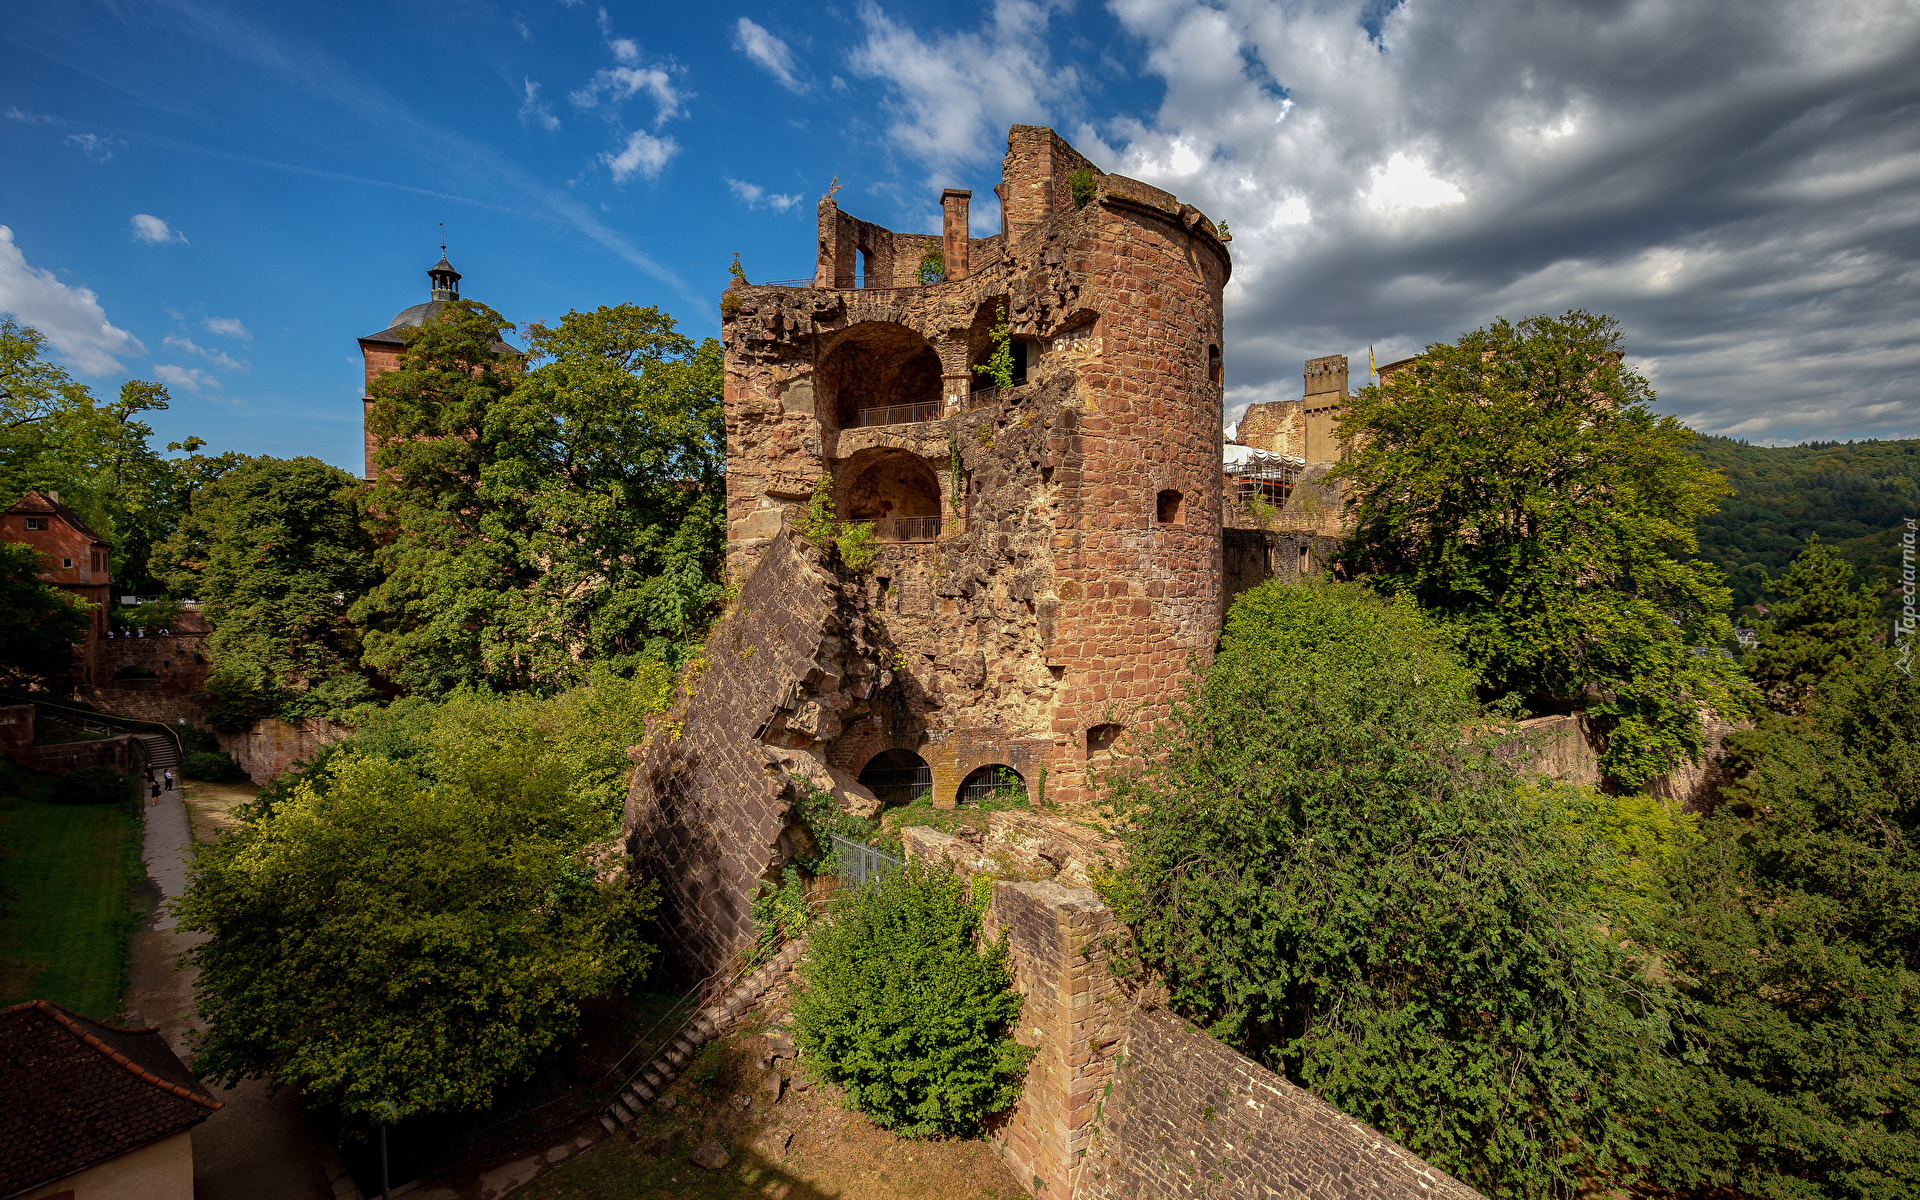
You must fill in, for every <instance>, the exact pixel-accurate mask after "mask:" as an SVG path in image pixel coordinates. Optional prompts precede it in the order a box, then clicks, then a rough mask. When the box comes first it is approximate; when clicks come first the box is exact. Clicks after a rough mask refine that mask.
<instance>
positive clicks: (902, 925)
mask: <svg viewBox="0 0 1920 1200" xmlns="http://www.w3.org/2000/svg"><path fill="white" fill-rule="evenodd" d="M985 907H986V905H985V902H984V900H981V901H979V902H974V901H972V900H970V898H969V896H968V894H967V887H966V885H965V884H964V883H961V882H960V881H959V880H956V879H955V878H953V876H952V875H950V874H948V873H947V872H945V871H943V870H938V869H935V868H932V867H929V866H926V865H925V864H922V863H908V864H907V865H906V866H905V867H903V868H901V869H900V870H899V871H896V872H895V873H893V874H891V875H889V876H887V877H886V878H885V879H883V880H880V881H877V882H875V883H871V884H868V885H867V886H866V887H864V888H862V889H861V890H860V891H859V892H858V893H856V894H855V896H854V897H853V898H852V899H851V900H849V901H847V902H846V903H845V904H844V905H843V906H842V907H841V908H839V909H838V910H837V911H836V913H835V915H834V919H833V920H832V921H831V922H830V923H827V924H824V925H816V926H814V927H813V929H812V931H811V932H810V933H809V935H808V945H807V956H806V958H805V960H804V961H803V963H802V965H801V968H800V973H801V978H802V980H803V984H804V990H802V991H801V992H800V993H799V994H798V995H796V996H795V997H794V1000H793V1021H794V1037H795V1040H796V1041H797V1043H798V1044H799V1046H800V1047H801V1049H802V1050H803V1051H804V1052H805V1053H806V1054H807V1055H809V1056H811V1057H812V1058H813V1060H814V1062H815V1064H816V1067H815V1069H816V1070H817V1071H818V1072H819V1074H820V1075H821V1076H822V1077H824V1078H825V1079H827V1080H829V1081H831V1082H833V1083H836V1084H839V1085H840V1086H841V1087H843V1088H845V1089H846V1092H847V1098H848V1100H850V1101H851V1102H852V1103H853V1105H854V1107H856V1108H858V1109H859V1110H860V1111H862V1112H864V1113H866V1114H867V1115H868V1116H870V1117H872V1118H873V1119H874V1120H875V1121H876V1122H878V1123H879V1124H881V1125H884V1126H886V1127H887V1128H889V1129H892V1130H894V1131H895V1132H897V1133H900V1134H902V1135H904V1136H908V1137H926V1136H930V1135H937V1134H946V1135H962V1136H964V1135H967V1134H971V1133H974V1132H976V1131H977V1130H978V1128H979V1125H980V1122H981V1120H982V1119H983V1118H985V1117H987V1116H990V1115H992V1114H994V1113H997V1112H1003V1111H1005V1110H1006V1109H1008V1108H1010V1107H1011V1106H1012V1105H1013V1103H1014V1101H1015V1100H1016V1099H1017V1098H1018V1097H1019V1094H1020V1080H1021V1077H1022V1076H1023V1075H1024V1074H1025V1073H1026V1068H1027V1060H1028V1059H1029V1058H1031V1057H1032V1054H1033V1052H1032V1051H1031V1050H1029V1049H1027V1048H1026V1047H1024V1046H1022V1045H1020V1044H1019V1043H1017V1042H1015V1041H1014V1040H1013V1038H1012V1036H1011V1034H1010V1026H1011V1025H1012V1023H1013V1022H1014V1021H1015V1020H1017V1019H1018V1017H1019V1015H1020V997H1019V996H1017V995H1015V994H1014V993H1013V992H1012V991H1010V990H1009V987H1010V985H1011V984H1012V982H1013V980H1012V976H1011V974H1010V973H1009V971H1008V969H1007V947H1006V942H1005V941H1004V939H1003V940H1002V941H1001V942H1000V943H999V944H997V945H993V946H989V947H987V948H986V949H984V950H982V949H979V948H977V947H976V945H975V940H976V938H977V936H978V934H979V930H980V918H981V916H982V914H983V913H984V911H985Z"/></svg>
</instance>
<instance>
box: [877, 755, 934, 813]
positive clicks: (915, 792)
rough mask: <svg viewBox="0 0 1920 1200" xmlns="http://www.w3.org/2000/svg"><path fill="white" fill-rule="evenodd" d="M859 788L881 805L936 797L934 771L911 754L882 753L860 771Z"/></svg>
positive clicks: (921, 759)
mask: <svg viewBox="0 0 1920 1200" xmlns="http://www.w3.org/2000/svg"><path fill="white" fill-rule="evenodd" d="M860 786H861V787H864V788H866V789H867V790H868V791H870V792H872V793H873V794H874V795H875V796H876V797H878V798H879V800H880V802H881V803H882V804H885V805H888V806H892V805H896V804H911V803H913V802H914V801H915V800H918V799H920V798H921V797H922V796H926V797H931V796H932V795H933V768H932V767H930V766H928V765H927V760H926V759H924V758H921V757H920V756H919V755H918V754H915V753H914V752H913V751H911V750H899V749H895V750H882V751H881V752H880V753H878V754H876V755H874V756H873V757H872V758H870V759H868V760H867V765H866V766H864V767H861V768H860Z"/></svg>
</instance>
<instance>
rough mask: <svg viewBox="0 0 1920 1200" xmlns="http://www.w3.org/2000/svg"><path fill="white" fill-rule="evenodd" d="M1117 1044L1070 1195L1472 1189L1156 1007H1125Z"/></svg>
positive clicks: (1348, 1196)
mask: <svg viewBox="0 0 1920 1200" xmlns="http://www.w3.org/2000/svg"><path fill="white" fill-rule="evenodd" d="M1118 1051H1119V1052H1118V1054H1117V1055H1116V1056H1115V1061H1116V1062H1117V1063H1118V1064H1120V1065H1119V1066H1118V1069H1117V1070H1116V1072H1115V1075H1114V1080H1113V1087H1112V1090H1111V1091H1110V1092H1107V1093H1105V1094H1104V1095H1103V1096H1102V1097H1101V1098H1100V1101H1099V1108H1098V1110H1097V1121H1098V1125H1099V1136H1098V1137H1096V1138H1094V1139H1093V1143H1092V1149H1091V1152H1090V1153H1089V1154H1088V1156H1087V1160H1086V1162H1085V1163H1083V1164H1082V1165H1081V1167H1080V1174H1079V1178H1078V1180H1077V1185H1078V1186H1077V1187H1076V1188H1075V1189H1074V1191H1073V1192H1072V1193H1071V1194H1072V1195H1073V1196H1075V1197H1089V1198H1091V1197H1100V1198H1102V1200H1106V1198H1111V1200H1140V1198H1143V1197H1173V1196H1183V1197H1184V1196H1194V1197H1199V1196H1205V1197H1209V1198H1210V1200H1211V1198H1215V1197H1235V1198H1237V1197H1246V1198H1247V1200H1360V1198H1361V1197H1366V1198H1368V1200H1373V1198H1376V1197H1378V1198H1380V1200H1386V1198H1389V1197H1406V1198H1408V1200H1411V1198H1413V1197H1420V1198H1421V1200H1473V1198H1476V1197H1478V1196H1479V1195H1480V1193H1478V1192H1476V1191H1474V1190H1473V1189H1472V1188H1470V1187H1468V1186H1467V1185H1465V1184H1463V1183H1461V1182H1460V1181H1459V1180H1457V1179H1455V1178H1453V1176H1451V1175H1448V1174H1447V1173H1446V1172H1444V1171H1441V1170H1439V1169H1438V1168H1435V1167H1433V1166H1430V1165H1428V1164H1427V1163H1426V1162H1425V1161H1423V1160H1422V1159H1420V1158H1419V1157H1418V1156H1416V1155H1414V1154H1412V1153H1411V1152H1409V1151H1407V1150H1406V1149H1404V1148H1402V1147H1401V1146H1400V1145H1398V1144H1397V1143H1395V1142H1394V1141H1393V1140H1392V1139H1390V1138H1388V1137H1386V1136H1385V1135H1384V1134H1382V1133H1380V1132H1379V1131H1378V1130H1376V1129H1374V1128H1373V1127H1372V1126H1370V1125H1367V1124H1365V1123H1363V1122H1360V1121H1356V1120H1354V1119H1353V1118H1352V1117H1349V1116H1347V1115H1346V1114H1345V1113H1343V1112H1341V1111H1340V1110H1339V1109H1337V1108H1334V1107H1333V1106H1332V1105H1330V1104H1328V1103H1326V1102H1325V1101H1324V1100H1321V1099H1319V1098H1318V1097H1316V1096H1314V1095H1313V1093H1311V1092H1308V1091H1305V1090H1304V1089H1301V1088H1298V1087H1295V1086H1294V1085H1293V1084H1291V1083H1288V1082H1287V1081H1286V1080H1284V1079H1282V1078H1281V1077H1280V1076H1278V1075H1275V1074H1274V1073H1273V1072H1271V1071H1269V1070H1267V1069H1266V1068H1264V1067H1262V1066H1260V1065H1259V1064H1258V1063H1255V1062H1253V1061H1252V1060H1250V1059H1247V1058H1244V1057H1242V1056H1241V1055H1239V1054H1236V1053H1234V1052H1233V1051H1232V1050H1231V1049H1229V1048H1228V1047H1226V1046H1225V1045H1223V1044H1222V1043H1220V1042H1218V1041H1216V1040H1214V1039H1213V1038H1211V1037H1208V1036H1207V1035H1206V1034H1204V1033H1202V1032H1200V1031H1199V1030H1197V1029H1195V1028H1193V1027H1192V1026H1191V1025H1189V1024H1187V1023H1186V1022H1185V1021H1182V1020H1180V1019H1179V1018H1178V1017H1175V1016H1173V1015H1172V1014H1171V1013H1168V1012H1166V1011H1165V1010H1163V1009H1155V1008H1144V1007H1142V1008H1139V1009H1137V1010H1135V1011H1134V1012H1132V1013H1131V1014H1130V1015H1129V1017H1128V1019H1127V1021H1126V1026H1125V1031H1124V1035H1123V1036H1122V1038H1121V1039H1120V1043H1119V1046H1118ZM1048 1194H1050V1195H1051V1194H1053V1193H1048Z"/></svg>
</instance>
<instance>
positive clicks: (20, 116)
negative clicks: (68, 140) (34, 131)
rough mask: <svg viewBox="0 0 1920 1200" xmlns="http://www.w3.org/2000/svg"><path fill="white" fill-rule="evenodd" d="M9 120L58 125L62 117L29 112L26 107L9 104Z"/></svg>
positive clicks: (30, 123) (31, 123)
mask: <svg viewBox="0 0 1920 1200" xmlns="http://www.w3.org/2000/svg"><path fill="white" fill-rule="evenodd" d="M7 120H9V121H25V122H26V123H27V124H29V125H56V124H58V123H59V121H60V118H59V117H55V116H50V115H48V114H46V113H35V112H27V111H25V110H24V109H21V108H17V107H14V106H13V105H8V106H7Z"/></svg>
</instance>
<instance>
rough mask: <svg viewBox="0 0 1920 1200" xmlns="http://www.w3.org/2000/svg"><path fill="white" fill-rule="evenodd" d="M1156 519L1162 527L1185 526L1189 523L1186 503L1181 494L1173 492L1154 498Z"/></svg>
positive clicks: (1162, 493) (1163, 493)
mask: <svg viewBox="0 0 1920 1200" xmlns="http://www.w3.org/2000/svg"><path fill="white" fill-rule="evenodd" d="M1153 510H1154V519H1155V520H1157V521H1158V522H1159V523H1160V524H1162V525H1185V524H1186V523H1187V510H1186V503H1185V501H1184V500H1182V498H1181V496H1180V493H1179V492H1176V491H1172V490H1168V491H1164V492H1161V493H1160V494H1159V495H1158V496H1156V497H1154V502H1153Z"/></svg>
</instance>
